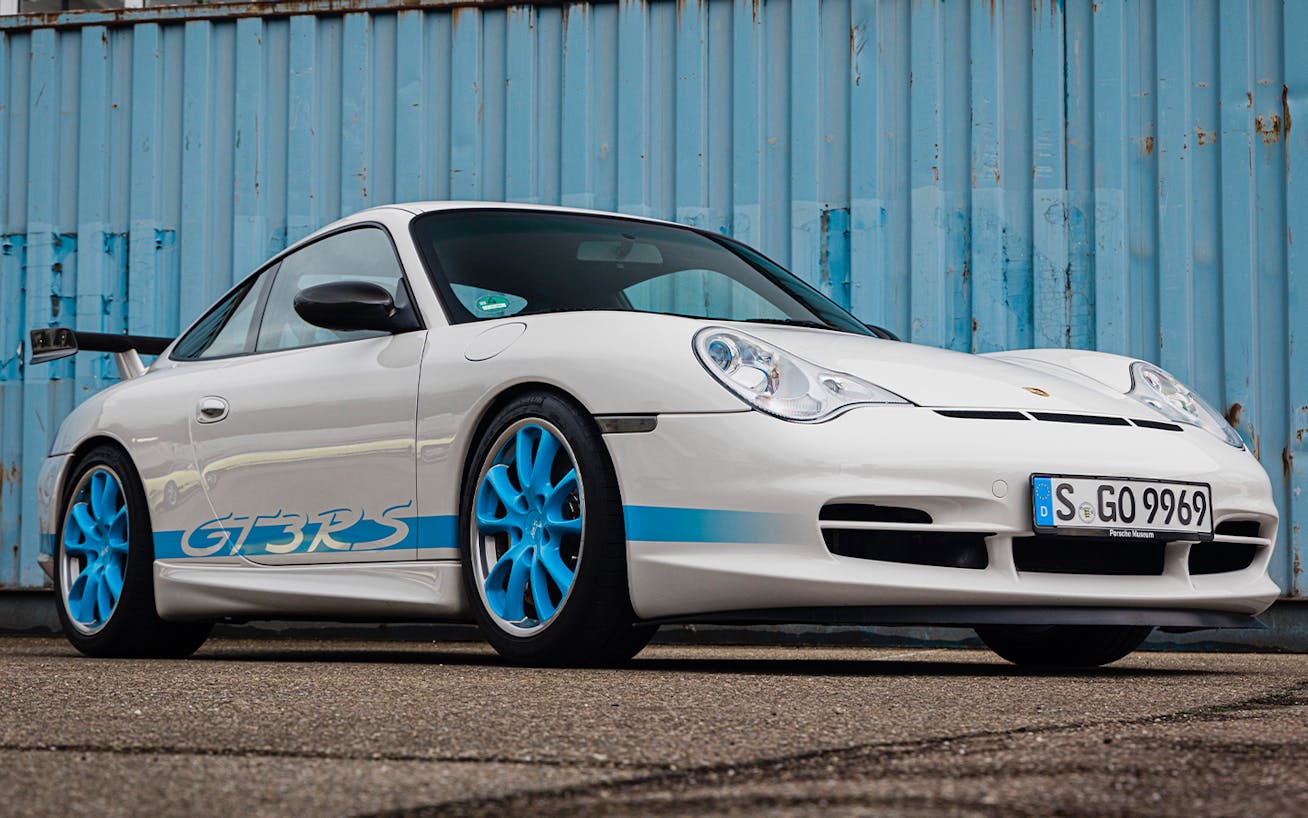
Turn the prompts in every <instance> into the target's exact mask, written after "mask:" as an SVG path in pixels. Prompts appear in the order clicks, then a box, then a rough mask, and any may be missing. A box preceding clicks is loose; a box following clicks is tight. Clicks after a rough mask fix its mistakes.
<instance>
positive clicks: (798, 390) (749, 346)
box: [695, 327, 908, 421]
mask: <svg viewBox="0 0 1308 818" xmlns="http://www.w3.org/2000/svg"><path fill="white" fill-rule="evenodd" d="M695 353H696V354H697V355H698V356H699V359H700V362H701V363H703V364H704V368H705V369H707V370H708V371H709V373H710V374H711V375H713V377H715V378H717V379H718V380H719V381H721V382H722V385H723V386H725V387H726V388H727V389H729V390H731V391H732V392H734V393H736V394H737V395H739V396H740V397H741V398H742V399H743V400H744V401H745V402H746V403H748V404H750V405H751V406H753V407H754V408H756V409H759V410H761V411H763V412H767V413H768V414H770V415H776V416H777V417H779V418H782V419H784V420H793V421H818V420H826V419H827V418H830V417H832V416H833V415H835V414H837V413H839V412H842V411H844V410H845V409H848V408H849V407H851V406H856V405H859V404H869V403H899V404H906V403H908V401H906V400H904V399H903V398H901V397H900V396H898V395H896V394H894V393H893V392H888V391H886V390H885V389H882V388H881V387H879V386H876V385H874V384H870V383H868V382H867V381H865V380H862V379H860V378H856V377H854V376H853V375H850V374H848V373H846V372H837V371H835V370H831V369H826V368H825V367H820V366H818V365H817V364H814V363H810V362H809V361H806V360H804V359H803V358H800V357H798V356H796V355H792V354H791V353H789V352H786V351H784V350H782V349H779V348H777V347H775V346H772V345H771V344H769V343H767V342H765V341H760V340H759V339H758V338H755V337H754V336H752V335H746V334H745V333H743V332H736V331H734V330H727V329H723V328H721V327H709V328H707V329H703V330H700V332H699V333H698V334H696V336H695Z"/></svg>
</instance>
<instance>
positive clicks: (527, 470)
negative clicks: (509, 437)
mask: <svg viewBox="0 0 1308 818" xmlns="http://www.w3.org/2000/svg"><path fill="white" fill-rule="evenodd" d="M536 431H537V427H535V426H523V427H522V428H521V429H519V430H518V434H517V435H516V436H515V437H514V439H513V456H514V460H515V461H516V465H517V467H518V485H519V486H521V487H522V491H523V493H524V494H526V493H527V487H528V486H530V485H531V461H532V452H533V449H534V444H535V440H534V438H535V437H536V435H535V434H534V432H536Z"/></svg>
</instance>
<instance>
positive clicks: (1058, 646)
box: [976, 625, 1153, 668]
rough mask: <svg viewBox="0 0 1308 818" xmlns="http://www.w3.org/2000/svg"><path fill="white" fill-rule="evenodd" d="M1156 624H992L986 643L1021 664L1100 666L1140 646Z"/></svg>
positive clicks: (983, 630)
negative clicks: (1151, 625) (1152, 625)
mask: <svg viewBox="0 0 1308 818" xmlns="http://www.w3.org/2000/svg"><path fill="white" fill-rule="evenodd" d="M1152 631H1153V628H1151V627H1148V626H1135V625H991V626H988V627H979V628H977V629H976V635H977V636H979V637H981V641H982V642H985V643H986V647H988V648H990V649H991V650H993V651H994V652H995V653H997V654H999V655H1000V656H1002V657H1004V658H1005V659H1007V660H1008V661H1010V662H1012V663H1013V664H1015V665H1020V666H1022V667H1051V668H1053V667H1062V668H1071V667H1099V666H1100V665H1107V664H1110V663H1112V662H1116V661H1117V660H1118V659H1121V658H1122V657H1124V656H1126V655H1127V654H1128V653H1130V652H1131V651H1133V650H1135V649H1136V648H1138V647H1140V643H1141V642H1143V641H1144V640H1145V639H1146V638H1147V637H1148V636H1149V634H1150V633H1151V632H1152Z"/></svg>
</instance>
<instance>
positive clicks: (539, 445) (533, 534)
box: [472, 418, 585, 636]
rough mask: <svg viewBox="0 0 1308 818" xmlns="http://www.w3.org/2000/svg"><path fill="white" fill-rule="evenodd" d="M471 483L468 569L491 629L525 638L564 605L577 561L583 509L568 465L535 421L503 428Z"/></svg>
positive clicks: (549, 428)
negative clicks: (470, 561)
mask: <svg viewBox="0 0 1308 818" xmlns="http://www.w3.org/2000/svg"><path fill="white" fill-rule="evenodd" d="M491 452H493V454H492V455H491V456H490V457H489V458H488V459H487V461H486V463H485V464H484V465H483V467H482V470H481V473H480V475H479V477H478V481H477V493H476V498H475V501H474V502H475V505H474V518H473V526H472V528H473V531H472V537H473V543H472V546H473V550H472V554H473V570H474V576H475V580H476V584H477V586H478V589H479V591H480V592H481V595H482V597H483V599H484V600H485V603H486V608H487V609H488V611H489V612H490V613H491V615H492V617H493V618H494V620H495V623H496V624H497V625H498V626H499V627H500V628H501V629H502V630H505V631H507V632H508V633H510V634H513V635H515V636H529V635H531V634H533V633H536V632H538V631H540V630H541V629H543V628H544V627H545V626H546V625H548V624H549V622H550V621H551V620H552V619H554V617H555V616H556V615H557V614H558V612H559V611H560V610H561V609H562V608H563V605H564V603H565V602H566V601H567V598H568V593H569V591H570V590H571V589H572V584H573V580H574V579H575V578H576V576H577V567H578V564H579V563H580V561H581V550H582V541H583V525H582V520H583V515H584V509H585V503H584V499H583V498H584V495H583V493H582V485H581V479H580V477H579V476H578V474H577V465H576V458H575V457H574V456H573V453H572V450H571V448H570V447H569V446H568V443H567V441H566V440H565V439H564V437H563V435H562V433H561V432H560V431H559V430H558V429H557V428H555V427H554V426H553V424H550V423H549V422H548V421H545V420H542V419H535V418H533V419H526V420H521V421H518V422H517V423H515V424H513V425H512V426H510V427H509V428H508V429H506V430H505V431H504V432H503V433H502V434H501V435H500V437H499V439H498V440H497V441H496V442H495V444H494V445H493V446H492V447H491Z"/></svg>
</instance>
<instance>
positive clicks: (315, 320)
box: [294, 281, 417, 333]
mask: <svg viewBox="0 0 1308 818" xmlns="http://www.w3.org/2000/svg"><path fill="white" fill-rule="evenodd" d="M294 306H295V312H296V314H298V315H299V316H300V317H301V318H303V319H304V320H305V321H308V322H309V323H310V324H313V325H314V326H315V327H322V328H323V329H330V330H336V331H338V332H352V331H356V330H377V331H381V332H392V333H394V332H404V331H406V330H410V329H416V328H417V326H416V322H415V321H414V320H413V318H412V316H411V315H409V314H408V313H407V312H406V311H403V310H400V309H398V308H396V306H395V299H393V298H391V294H390V293H388V292H387V291H386V289H385V288H383V287H379V286H378V285H376V284H373V283H371V282H367V281H331V282H328V283H326V284H316V285H314V286H312V287H305V288H304V289H303V290H300V291H299V292H298V293H296V294H295V301H294Z"/></svg>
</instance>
